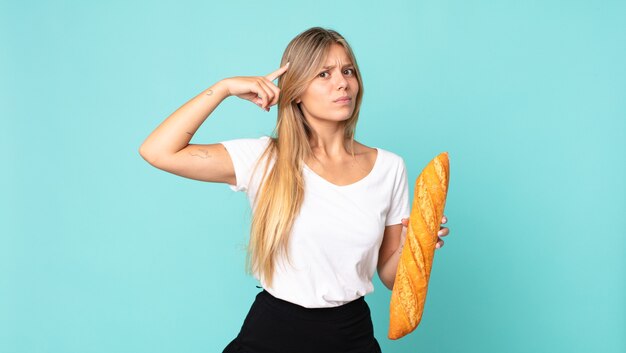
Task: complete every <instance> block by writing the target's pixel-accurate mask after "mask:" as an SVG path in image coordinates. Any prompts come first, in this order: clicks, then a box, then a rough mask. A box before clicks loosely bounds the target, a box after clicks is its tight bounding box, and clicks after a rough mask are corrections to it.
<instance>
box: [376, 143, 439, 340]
mask: <svg viewBox="0 0 626 353" xmlns="http://www.w3.org/2000/svg"><path fill="white" fill-rule="evenodd" d="M449 177H450V162H449V159H448V153H447V152H443V153H441V154H439V155H438V156H437V157H435V158H434V159H433V160H431V161H430V163H428V165H427V166H426V168H424V170H423V171H422V173H421V174H420V175H419V177H418V178H417V180H416V181H415V191H414V199H413V206H412V208H411V215H410V218H409V227H408V230H407V234H406V240H405V243H404V248H403V249H402V255H401V257H400V261H399V263H398V270H397V272H396V279H395V282H394V285H393V290H392V293H391V304H390V308H389V334H388V337H389V338H390V339H393V340H395V339H398V338H401V337H404V336H405V335H407V334H409V333H410V332H412V331H413V330H415V328H416V327H417V325H419V323H420V321H421V319H422V313H423V311H424V304H425V302H426V292H427V291H428V280H429V278H430V270H431V268H432V263H433V256H434V253H435V245H436V244H437V240H438V236H437V233H438V232H439V227H440V224H441V218H442V217H443V210H444V207H445V204H446V196H447V193H448V180H449Z"/></svg>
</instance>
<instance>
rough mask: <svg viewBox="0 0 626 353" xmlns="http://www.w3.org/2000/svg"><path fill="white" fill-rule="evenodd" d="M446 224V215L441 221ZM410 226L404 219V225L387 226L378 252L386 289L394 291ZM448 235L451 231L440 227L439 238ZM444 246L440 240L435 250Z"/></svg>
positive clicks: (379, 272) (380, 276)
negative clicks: (394, 283)
mask: <svg viewBox="0 0 626 353" xmlns="http://www.w3.org/2000/svg"><path fill="white" fill-rule="evenodd" d="M446 222H448V218H446V216H445V215H444V216H443V218H442V219H441V223H442V224H445V223H446ZM408 225H409V219H408V218H403V219H402V224H394V225H391V226H386V227H385V233H384V234H383V242H382V244H381V245H380V250H379V252H378V266H377V268H378V277H379V278H380V280H381V281H382V282H383V284H384V285H385V287H387V288H389V289H390V290H392V289H393V282H394V281H395V280H396V271H397V269H398V262H399V261H400V255H401V254H402V247H403V246H404V239H405V238H406V232H407V226H408ZM448 234H450V230H449V229H448V228H446V227H443V226H442V227H440V229H439V232H438V233H437V235H438V236H439V237H445V236H446V235H448ZM442 246H443V239H441V238H439V240H438V241H437V245H435V249H439V248H441V247H442Z"/></svg>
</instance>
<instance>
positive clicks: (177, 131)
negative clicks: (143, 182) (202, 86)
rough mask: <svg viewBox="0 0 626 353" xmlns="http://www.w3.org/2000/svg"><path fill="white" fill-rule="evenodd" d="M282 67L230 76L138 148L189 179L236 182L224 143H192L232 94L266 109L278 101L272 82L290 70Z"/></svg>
mask: <svg viewBox="0 0 626 353" xmlns="http://www.w3.org/2000/svg"><path fill="white" fill-rule="evenodd" d="M287 67H288V65H285V66H283V67H281V68H280V69H278V70H276V71H274V72H273V73H271V74H269V75H267V76H253V77H231V78H227V79H224V80H221V81H219V82H217V83H216V84H214V85H213V86H211V87H209V88H208V89H206V90H204V91H203V92H201V93H200V94H198V95H197V96H196V97H194V98H192V99H191V100H189V101H188V102H187V103H185V104H184V105H183V106H181V107H180V108H178V109H177V110H176V111H175V112H174V113H172V114H171V115H170V116H169V117H168V118H167V119H166V120H165V121H163V122H162V123H161V124H160V125H159V126H158V127H157V128H156V129H155V130H154V131H153V132H152V133H151V134H150V135H149V136H148V137H147V138H146V140H145V141H144V142H143V144H142V145H141V146H140V147H139V154H140V155H141V156H142V157H143V159H145V160H146V161H147V162H148V163H150V164H151V165H153V166H154V167H156V168H159V169H162V170H164V171H167V172H170V173H173V174H176V175H180V176H183V177H186V178H190V179H196V180H202V181H208V182H220V183H228V184H231V185H235V184H236V178H235V170H234V167H233V163H232V160H231V159H230V155H229V154H228V152H227V151H226V149H225V148H224V146H223V145H222V144H219V143H215V144H205V145H200V144H189V141H190V140H191V138H192V137H193V135H194V134H195V133H196V131H197V130H198V128H199V127H200V125H202V123H203V122H204V121H205V120H206V119H207V118H208V117H209V115H210V114H211V113H212V112H213V111H214V110H215V108H217V106H218V105H219V104H220V103H221V102H222V101H223V100H224V99H226V98H227V97H229V96H233V95H234V96H237V97H239V98H242V99H246V100H249V101H251V102H253V103H254V104H256V105H258V106H259V107H261V109H264V110H266V111H269V108H270V107H271V106H272V105H275V104H277V103H278V95H279V89H278V87H277V86H276V85H275V84H274V83H273V82H272V81H273V80H274V79H276V78H277V77H278V76H280V75H282V74H283V73H284V72H285V71H286V70H287Z"/></svg>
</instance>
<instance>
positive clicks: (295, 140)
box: [246, 27, 363, 286]
mask: <svg viewBox="0 0 626 353" xmlns="http://www.w3.org/2000/svg"><path fill="white" fill-rule="evenodd" d="M333 44H339V45H341V46H342V47H343V48H344V49H345V51H346V54H347V55H348V57H349V58H350V59H351V61H352V64H353V65H354V72H355V75H356V78H357V81H358V84H359V91H358V94H357V96H356V98H355V104H354V111H353V113H352V116H350V118H349V119H348V120H346V121H345V122H344V135H345V141H350V148H347V146H346V150H349V151H351V152H352V155H353V156H354V148H353V147H354V132H355V128H356V123H357V120H358V117H359V110H360V106H361V100H362V97H363V82H362V81H361V74H360V71H359V68H358V65H357V62H356V58H355V57H354V54H353V52H352V49H351V47H350V45H349V44H348V42H347V41H346V40H345V39H344V38H343V36H341V35H340V34H339V33H337V32H336V31H334V30H331V29H324V28H320V27H313V28H310V29H308V30H306V31H304V32H302V33H300V34H299V35H297V36H296V37H295V38H294V39H292V40H291V42H289V45H287V48H286V49H285V52H284V53H283V57H282V60H281V64H280V66H281V67H282V66H283V65H285V64H286V63H287V62H289V69H288V70H287V72H285V73H284V74H283V75H282V76H281V77H280V78H279V79H278V88H279V89H280V95H279V100H278V119H277V122H276V127H275V129H274V132H273V135H274V136H273V137H271V139H270V143H269V145H268V147H267V149H266V150H265V151H264V152H263V155H262V156H261V158H260V159H259V161H261V160H265V161H266V162H265V170H264V172H263V178H262V182H261V187H260V188H259V193H258V194H257V197H256V199H255V201H254V208H253V216H252V224H251V229H250V242H249V244H248V252H247V257H246V271H247V272H248V273H249V274H254V273H256V274H258V275H259V279H263V280H264V281H265V283H267V285H268V286H271V285H272V280H273V273H274V268H275V266H276V263H277V262H276V259H277V257H278V256H282V255H285V256H286V258H287V260H289V252H288V244H289V234H290V233H291V228H292V226H293V222H294V219H295V217H296V216H297V215H298V213H299V211H300V207H301V206H302V202H303V200H304V187H305V185H304V177H303V174H302V168H303V163H304V161H305V160H306V159H307V158H308V157H311V156H312V157H315V156H314V155H313V154H312V151H311V146H310V145H309V140H310V138H311V137H312V135H313V134H314V133H315V132H314V131H313V130H312V129H311V127H310V126H309V125H308V123H307V121H306V119H305V117H304V114H303V113H302V110H301V109H300V106H299V104H298V103H296V100H297V99H298V97H300V96H301V95H302V94H303V93H304V92H305V90H306V88H307V87H308V85H309V83H310V82H311V80H313V79H314V78H315V76H316V75H317V73H318V70H320V68H321V67H322V66H323V65H324V60H325V59H326V56H327V54H328V52H329V49H330V47H331V46H332V45H333ZM270 160H274V166H273V168H271V170H270V171H269V173H268V169H269V163H270V162H269V161H270ZM257 167H258V165H257ZM255 169H256V167H255ZM289 261H290V260H289Z"/></svg>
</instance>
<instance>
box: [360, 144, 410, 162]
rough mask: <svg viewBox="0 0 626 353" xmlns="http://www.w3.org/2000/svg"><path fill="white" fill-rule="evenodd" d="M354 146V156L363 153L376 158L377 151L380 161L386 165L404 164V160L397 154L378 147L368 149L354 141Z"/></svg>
mask: <svg viewBox="0 0 626 353" xmlns="http://www.w3.org/2000/svg"><path fill="white" fill-rule="evenodd" d="M354 145H355V154H359V153H361V154H363V153H365V154H369V155H372V156H373V157H372V158H376V157H377V153H376V151H377V150H378V153H380V154H381V156H380V160H381V161H384V162H386V163H388V164H394V165H398V164H402V165H403V164H404V159H403V158H402V157H401V156H400V155H398V154H397V153H394V152H392V151H390V150H387V149H384V148H380V147H369V146H366V145H364V144H362V143H360V142H357V141H356V140H355V141H354Z"/></svg>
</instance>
